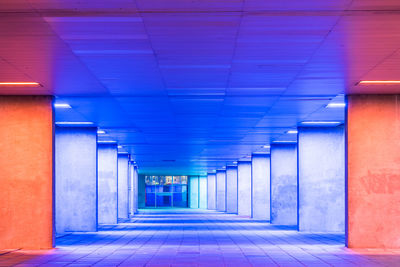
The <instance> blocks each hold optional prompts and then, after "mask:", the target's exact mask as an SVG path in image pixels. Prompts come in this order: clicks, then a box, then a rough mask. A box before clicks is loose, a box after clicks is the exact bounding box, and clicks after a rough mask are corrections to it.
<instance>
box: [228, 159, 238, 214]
mask: <svg viewBox="0 0 400 267" xmlns="http://www.w3.org/2000/svg"><path fill="white" fill-rule="evenodd" d="M237 186H238V170H237V166H227V167H226V212H228V213H237V212H238V199H237V198H238V188H237Z"/></svg>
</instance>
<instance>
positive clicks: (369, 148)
mask: <svg viewBox="0 0 400 267" xmlns="http://www.w3.org/2000/svg"><path fill="white" fill-rule="evenodd" d="M347 113H348V114H347V167H348V170H347V171H348V174H347V190H348V195H347V198H348V200H347V210H348V211H347V227H348V229H347V245H348V246H349V247H352V248H400V95H354V96H349V97H348V112H347Z"/></svg>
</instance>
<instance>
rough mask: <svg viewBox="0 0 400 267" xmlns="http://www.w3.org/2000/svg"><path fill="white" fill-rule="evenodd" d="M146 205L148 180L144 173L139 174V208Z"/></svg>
mask: <svg viewBox="0 0 400 267" xmlns="http://www.w3.org/2000/svg"><path fill="white" fill-rule="evenodd" d="M145 207H146V182H145V176H144V175H142V174H141V175H138V208H139V209H143V208H145Z"/></svg>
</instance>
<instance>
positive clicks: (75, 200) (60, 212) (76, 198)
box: [55, 127, 97, 233]
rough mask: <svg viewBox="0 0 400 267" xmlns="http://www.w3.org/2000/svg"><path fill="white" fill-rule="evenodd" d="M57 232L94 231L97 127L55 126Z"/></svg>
mask: <svg viewBox="0 0 400 267" xmlns="http://www.w3.org/2000/svg"><path fill="white" fill-rule="evenodd" d="M55 140H56V144H55V170H56V172H55V175H56V176H55V183H56V210H55V212H56V231H57V233H64V232H70V231H96V230H97V129H96V128H95V127H56V136H55Z"/></svg>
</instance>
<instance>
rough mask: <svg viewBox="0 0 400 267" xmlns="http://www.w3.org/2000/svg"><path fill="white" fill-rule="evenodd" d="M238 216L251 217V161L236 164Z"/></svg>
mask: <svg viewBox="0 0 400 267" xmlns="http://www.w3.org/2000/svg"><path fill="white" fill-rule="evenodd" d="M238 214H239V215H241V216H247V217H250V216H251V161H239V162H238Z"/></svg>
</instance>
